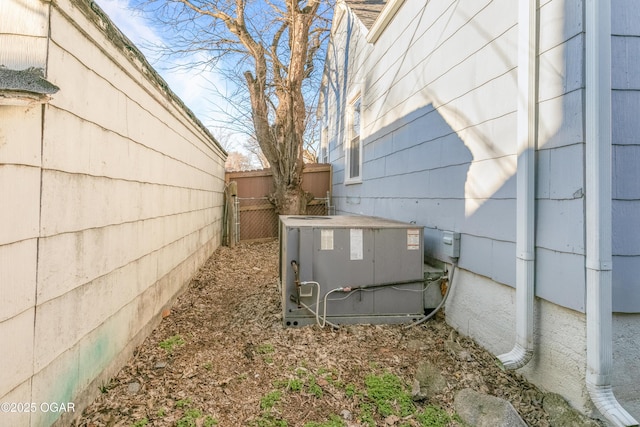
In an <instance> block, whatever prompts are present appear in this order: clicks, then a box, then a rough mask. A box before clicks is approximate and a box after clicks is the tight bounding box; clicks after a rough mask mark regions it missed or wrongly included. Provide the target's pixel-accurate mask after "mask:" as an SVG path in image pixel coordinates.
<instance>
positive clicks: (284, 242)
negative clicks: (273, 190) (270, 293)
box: [279, 215, 425, 326]
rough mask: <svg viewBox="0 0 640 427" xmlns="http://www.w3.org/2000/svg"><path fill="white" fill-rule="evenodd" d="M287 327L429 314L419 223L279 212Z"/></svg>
mask: <svg viewBox="0 0 640 427" xmlns="http://www.w3.org/2000/svg"><path fill="white" fill-rule="evenodd" d="M279 230H280V231H279V233H280V291H281V298H282V310H283V316H282V318H283V322H284V325H285V326H303V325H310V324H314V323H318V324H320V325H321V326H324V325H325V323H326V324H330V325H339V324H354V323H370V324H381V323H405V322H412V321H415V320H417V319H419V318H421V317H422V316H424V312H425V303H424V299H423V292H424V289H425V282H424V273H423V271H424V252H423V233H424V230H423V228H422V227H420V226H417V225H416V224H409V223H404V222H399V221H392V220H388V219H382V218H375V217H366V216H284V215H283V216H280V229H279Z"/></svg>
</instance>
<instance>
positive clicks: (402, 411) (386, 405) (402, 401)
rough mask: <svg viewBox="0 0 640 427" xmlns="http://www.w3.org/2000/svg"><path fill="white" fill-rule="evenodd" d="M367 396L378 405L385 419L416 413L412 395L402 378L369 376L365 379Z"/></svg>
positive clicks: (379, 411) (388, 375)
mask: <svg viewBox="0 0 640 427" xmlns="http://www.w3.org/2000/svg"><path fill="white" fill-rule="evenodd" d="M365 385H366V387H367V396H368V397H369V398H370V399H371V400H372V401H373V403H374V404H375V405H376V409H377V410H378V413H380V415H382V416H383V417H388V416H389V415H397V416H400V417H406V416H407V415H411V414H413V413H414V412H415V410H416V407H415V405H414V404H413V400H412V399H411V395H410V394H409V393H408V392H407V390H406V387H405V385H404V384H403V383H402V381H401V380H400V378H398V377H397V376H395V375H393V374H389V373H386V374H383V375H369V376H367V377H366V379H365Z"/></svg>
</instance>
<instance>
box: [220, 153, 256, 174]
mask: <svg viewBox="0 0 640 427" xmlns="http://www.w3.org/2000/svg"><path fill="white" fill-rule="evenodd" d="M251 169H254V165H253V163H251V159H250V158H249V156H247V155H246V154H243V153H241V152H239V151H230V152H229V155H228V156H227V161H226V162H225V163H224V170H225V171H227V172H235V171H246V170H251Z"/></svg>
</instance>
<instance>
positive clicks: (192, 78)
mask: <svg viewBox="0 0 640 427" xmlns="http://www.w3.org/2000/svg"><path fill="white" fill-rule="evenodd" d="M95 1H96V3H98V5H99V6H100V8H102V10H104V11H105V13H106V14H107V15H108V16H109V18H110V19H111V20H112V21H113V22H114V23H115V24H116V26H117V27H118V28H119V29H120V31H122V32H123V33H124V35H126V36H127V37H128V38H129V39H130V40H131V41H132V42H133V43H134V44H135V45H136V46H137V47H138V49H140V51H141V52H142V53H143V54H144V55H145V56H146V57H147V60H148V61H149V62H150V63H151V65H152V66H153V67H154V68H155V69H156V70H157V71H158V72H159V73H160V75H161V76H162V77H163V78H164V79H165V80H166V82H167V83H168V84H169V87H170V88H171V90H173V92H175V93H176V94H177V95H178V96H179V97H180V99H182V101H183V102H184V103H185V104H186V105H187V107H189V108H190V109H191V110H192V111H193V112H194V113H195V114H196V116H197V117H198V118H199V119H200V121H202V122H203V123H204V124H205V126H207V127H209V128H210V129H211V130H212V131H213V133H214V135H216V136H217V132H216V131H215V130H214V128H215V126H216V124H217V122H216V120H215V113H213V112H212V105H213V104H212V102H216V103H218V105H220V104H219V103H222V102H224V101H223V100H217V101H214V100H212V96H213V94H212V92H210V88H211V84H212V82H213V83H216V82H219V81H220V79H219V77H218V76H217V75H216V74H215V73H213V72H210V71H203V70H201V69H195V68H189V69H188V70H179V71H172V70H166V69H163V67H162V64H161V63H159V62H158V60H157V59H156V58H154V55H153V53H152V52H150V51H149V50H147V49H145V47H144V46H145V44H162V43H163V37H162V29H159V28H155V27H154V26H153V25H152V24H151V23H149V22H148V21H147V20H146V19H145V18H144V16H143V15H142V14H141V13H140V12H139V11H136V10H134V9H132V8H130V7H129V3H130V2H129V0H95ZM183 61H184V62H185V63H186V62H187V61H188V59H184V60H183ZM203 95H205V96H203ZM235 139H237V137H236V138H235ZM229 148H230V149H232V150H236V147H229Z"/></svg>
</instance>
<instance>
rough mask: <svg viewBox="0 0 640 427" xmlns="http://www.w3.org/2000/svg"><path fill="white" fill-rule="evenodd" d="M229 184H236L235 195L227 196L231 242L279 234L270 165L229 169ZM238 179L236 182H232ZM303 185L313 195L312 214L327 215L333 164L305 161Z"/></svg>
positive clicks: (309, 208) (228, 229) (226, 217)
mask: <svg viewBox="0 0 640 427" xmlns="http://www.w3.org/2000/svg"><path fill="white" fill-rule="evenodd" d="M225 182H226V183H227V188H228V189H229V188H233V187H234V185H235V188H233V190H232V191H231V192H235V194H236V195H235V197H233V196H231V197H229V196H230V193H231V192H230V191H226V192H225V194H226V195H227V197H228V202H231V203H227V207H228V208H227V214H226V215H225V219H226V224H227V226H226V227H225V230H226V232H227V233H226V237H225V241H226V242H227V243H228V244H233V243H235V242H238V241H259V240H268V239H273V238H275V237H278V215H276V213H275V209H274V207H273V205H272V204H271V203H270V202H269V200H268V199H267V196H268V195H269V194H270V193H271V192H272V191H273V180H272V177H271V170H270V169H262V170H255V171H240V172H227V173H226V174H225ZM232 182H235V184H234V185H230V183H232ZM302 188H303V189H304V190H305V191H307V192H309V193H311V194H312V195H313V197H314V199H313V200H312V201H311V202H310V203H309V204H308V205H307V214H309V215H327V214H328V213H329V210H330V201H331V165H330V164H324V163H312V164H307V165H305V169H304V174H303V179H302Z"/></svg>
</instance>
